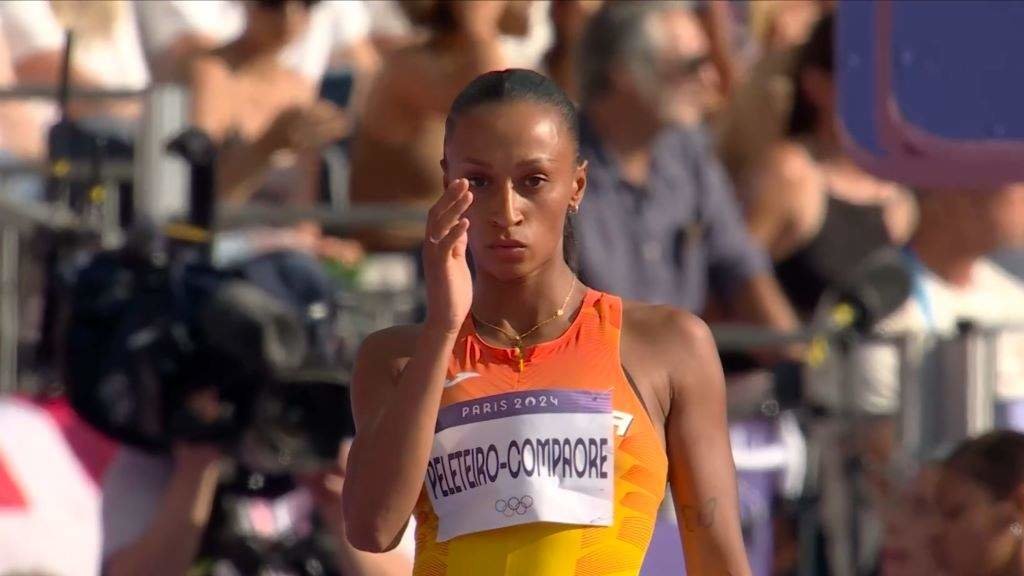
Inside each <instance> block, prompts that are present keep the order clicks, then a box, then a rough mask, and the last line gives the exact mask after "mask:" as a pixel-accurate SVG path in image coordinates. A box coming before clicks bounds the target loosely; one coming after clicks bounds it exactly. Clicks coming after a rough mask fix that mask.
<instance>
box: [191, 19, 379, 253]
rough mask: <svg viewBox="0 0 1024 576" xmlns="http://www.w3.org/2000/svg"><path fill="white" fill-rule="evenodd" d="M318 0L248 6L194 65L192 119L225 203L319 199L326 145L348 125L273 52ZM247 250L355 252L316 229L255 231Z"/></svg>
mask: <svg viewBox="0 0 1024 576" xmlns="http://www.w3.org/2000/svg"><path fill="white" fill-rule="evenodd" d="M314 3H315V2H312V1H300V0H260V1H253V2H248V3H247V4H246V24H245V30H244V31H243V32H242V35H241V36H239V37H238V38H237V39H235V40H234V41H232V42H230V43H228V44H226V45H224V46H222V47H220V48H215V49H213V50H210V51H209V52H207V53H206V54H204V55H202V56H199V57H198V58H197V59H196V60H195V61H194V62H193V64H192V75H191V85H192V90H193V93H192V117H193V123H194V125H195V126H197V127H198V128H200V129H202V130H204V131H205V132H207V133H208V134H209V135H210V136H211V137H212V138H213V140H214V141H215V142H217V143H218V144H219V145H220V155H219V158H218V166H217V182H216V185H217V195H218V197H219V198H220V200H221V201H224V202H230V203H244V202H247V201H249V200H258V201H263V202H271V203H278V204H300V205H301V204H306V205H312V204H316V203H317V202H318V200H319V191H320V187H319V175H320V166H321V152H322V149H323V147H325V146H327V145H329V144H331V143H333V142H335V141H336V140H338V139H339V138H340V137H341V136H342V135H344V134H345V133H346V132H347V130H348V126H349V124H348V121H347V119H346V118H345V116H344V115H343V114H342V112H341V111H340V110H339V109H338V108H337V107H336V106H334V105H333V104H331V103H329V102H326V101H323V100H318V98H317V93H316V86H314V85H313V84H311V83H309V82H305V81H303V80H302V77H301V76H300V75H299V74H298V73H296V72H295V71H293V70H291V69H288V68H287V67H285V66H284V65H282V64H281V63H280V61H279V60H278V56H279V54H280V53H281V51H282V50H283V49H285V47H286V46H288V44H289V42H291V41H292V40H294V39H295V38H296V37H298V36H300V35H301V34H302V33H303V31H304V30H305V29H306V27H307V26H308V23H309V17H310V9H311V8H310V7H311V6H312V5H313V4H314ZM249 239H250V240H252V241H253V242H252V243H251V244H256V245H250V246H249V247H248V248H250V249H255V250H256V251H257V252H259V251H268V250H271V249H274V248H292V249H296V248H297V249H308V250H310V251H314V252H320V253H323V252H324V251H325V250H326V251H327V252H328V254H324V255H328V256H330V257H334V258H336V259H340V260H341V261H342V262H354V261H356V260H358V259H359V257H360V255H361V250H360V248H359V247H358V245H356V244H354V243H351V242H349V243H347V244H346V243H344V242H339V241H338V240H326V241H321V240H322V238H321V236H320V235H319V227H317V226H313V225H303V226H300V227H299V228H298V229H294V230H292V231H290V232H280V233H277V232H270V231H268V230H262V231H257V232H255V233H253V234H252V235H250V236H249Z"/></svg>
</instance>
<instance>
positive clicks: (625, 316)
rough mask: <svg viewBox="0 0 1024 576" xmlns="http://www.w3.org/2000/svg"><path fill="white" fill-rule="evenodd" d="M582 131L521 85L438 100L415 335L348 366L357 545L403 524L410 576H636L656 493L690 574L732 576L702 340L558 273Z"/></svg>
mask: <svg viewBox="0 0 1024 576" xmlns="http://www.w3.org/2000/svg"><path fill="white" fill-rule="evenodd" d="M623 121H629V120H628V119H626V118H624V119H623ZM577 130H578V129H577V118H576V111H575V108H574V107H573V105H572V103H571V102H570V101H569V99H568V98H567V97H566V95H565V94H564V93H563V92H562V91H561V90H560V89H559V88H558V87H557V86H556V85H555V84H554V83H553V82H552V81H550V80H549V79H547V78H545V77H544V76H541V75H539V74H537V73H534V72H529V71H526V70H505V71H502V72H489V73H487V74H484V75H482V76H479V77H478V78H476V79H475V80H474V81H473V82H472V83H470V84H469V85H468V86H467V87H466V88H465V89H464V90H463V91H462V93H461V94H460V95H459V96H458V97H457V98H456V99H455V101H454V103H453V104H452V107H451V111H450V113H449V115H448V120H447V124H446V133H445V146H444V159H443V160H442V167H443V169H444V180H445V187H446V192H445V194H444V195H443V197H442V198H441V199H440V200H439V201H438V202H437V203H436V204H435V205H434V206H433V208H432V209H431V210H430V213H429V218H428V223H427V237H426V241H425V244H424V248H423V258H424V267H425V273H426V283H427V306H428V308H427V315H426V320H425V321H424V322H423V324H420V325H417V326H400V327H395V328H391V329H388V330H384V331H381V332H378V333H376V334H374V335H372V336H371V337H369V338H368V339H367V340H366V342H365V343H364V345H363V348H362V350H361V352H360V354H359V359H358V361H357V365H356V372H355V378H354V384H353V386H354V389H353V404H354V410H355V415H356V422H357V427H358V435H357V437H356V439H355V443H354V445H353V447H352V452H351V457H350V460H349V473H348V477H347V479H346V486H345V491H344V506H345V519H346V527H347V531H348V536H349V539H350V541H351V542H352V544H353V545H355V546H356V547H357V548H360V549H364V550H372V551H382V550H388V549H390V548H392V547H393V546H395V545H396V544H397V542H398V541H399V539H400V537H401V535H402V533H403V531H404V529H405V526H406V523H407V521H408V519H409V517H410V515H411V514H414V515H415V517H416V561H415V562H416V567H415V574H417V575H445V574H447V575H466V574H473V575H477V574H488V575H490V574H506V575H513V574H514V575H559V576H560V575H565V574H580V575H583V574H586V575H605V574H616V575H618V574H632V575H635V574H637V573H638V572H639V571H640V568H641V564H642V563H643V559H644V553H645V550H646V549H647V545H648V543H649V541H650V538H651V533H652V530H653V527H654V522H655V517H656V515H657V509H658V505H659V503H660V502H661V500H662V497H663V496H664V492H665V482H666V479H667V480H668V482H669V483H670V485H671V488H672V495H673V496H674V500H675V503H676V509H677V512H678V515H679V517H680V518H681V519H682V520H681V521H680V522H679V526H680V537H681V538H682V540H683V544H684V547H685V555H686V562H687V569H688V572H689V573H690V574H693V575H699V576H711V575H714V576H719V575H721V576H725V575H732V576H746V575H748V574H749V573H750V569H749V567H748V565H747V560H746V556H745V552H744V549H743V542H742V536H741V533H740V525H739V512H738V507H737V489H736V481H735V469H734V466H733V461H732V456H731V452H730V446H729V436H728V433H727V430H726V414H725V386H724V380H723V376H722V370H721V367H720V365H719V362H718V355H717V352H716V350H715V345H714V343H713V341H712V338H711V335H710V333H709V331H708V329H707V327H706V326H705V325H704V324H703V323H702V322H701V321H700V320H699V319H697V318H696V317H694V316H692V315H690V314H688V313H685V312H681V311H679V310H675V309H672V308H668V307H665V306H651V305H645V304H639V303H634V302H628V301H627V302H624V301H622V300H621V299H619V298H618V297H616V296H613V295H611V294H604V293H601V292H598V291H595V290H592V289H590V288H588V287H586V286H584V285H583V284H582V283H581V282H580V280H579V279H578V278H577V277H576V276H575V274H574V272H573V270H572V268H571V266H570V265H569V263H568V262H567V260H566V257H565V253H566V252H567V251H566V250H565V248H566V244H567V240H566V238H565V237H564V236H563V234H564V232H567V231H571V226H569V224H568V220H569V219H570V218H569V217H568V216H567V214H568V215H571V214H573V213H575V212H576V211H577V210H578V208H579V206H580V202H582V201H583V196H584V192H585V189H586V184H587V170H586V163H585V162H583V161H581V160H580V159H579V157H578V154H577V145H578V131H577ZM624 217H625V215H624ZM569 236H570V237H571V235H569ZM570 242H571V240H570ZM467 251H468V252H467ZM469 255H471V256H472V266H473V268H474V272H475V273H474V274H471V272H470V265H471V263H470V262H469V260H470V258H469Z"/></svg>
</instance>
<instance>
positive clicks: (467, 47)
mask: <svg viewBox="0 0 1024 576" xmlns="http://www.w3.org/2000/svg"><path fill="white" fill-rule="evenodd" d="M508 4H509V3H508V2H505V1H504V0H497V1H494V0H491V1H487V2H484V1H480V2H446V1H440V0H438V1H408V2H404V3H403V4H402V6H403V7H404V8H405V9H406V10H407V11H408V13H409V14H410V16H411V19H412V20H413V21H414V22H416V23H417V24H420V25H423V26H425V27H426V28H427V29H428V30H429V36H428V37H427V38H426V39H424V40H423V41H422V42H420V43H418V44H416V45H413V46H409V47H406V48H403V49H401V50H398V51H397V52H395V53H393V54H392V55H391V56H390V57H389V58H388V59H387V60H386V61H385V62H384V66H383V68H382V70H381V72H380V75H379V76H378V77H377V81H376V82H375V84H374V86H373V87H372V88H371V91H370V95H369V98H368V100H367V106H366V110H365V113H364V115H363V119H362V123H361V124H360V126H359V130H358V132H357V134H356V139H355V143H354V145H353V150H352V184H351V196H352V201H353V203H355V204H365V203H379V202H390V203H393V204H401V205H406V206H422V207H424V208H426V207H428V206H429V205H430V204H431V203H433V202H434V200H435V199H436V198H437V197H438V196H439V195H440V194H441V192H442V191H443V190H442V183H441V180H442V175H441V166H440V163H439V159H440V158H441V156H442V153H441V152H442V150H441V148H442V142H443V134H444V118H445V114H446V113H447V112H448V108H449V106H450V105H451V102H452V100H453V99H454V98H455V95H456V94H457V93H458V91H459V90H461V89H462V87H463V86H465V85H466V84H467V83H468V82H469V81H470V80H472V79H473V78H475V77H476V76H477V75H479V74H481V73H483V72H487V71H489V70H495V69H500V68H504V67H505V65H506V60H505V58H504V57H503V56H502V50H501V45H500V43H499V41H498V36H499V31H500V24H501V23H502V20H503V17H504V14H505V12H506V10H507V9H508ZM360 239H361V240H363V241H364V243H365V244H366V245H367V247H368V248H370V249H374V250H396V251H401V250H411V249H413V248H415V247H417V246H419V244H420V242H421V241H422V239H423V229H422V226H408V227H389V228H387V229H384V230H380V231H373V232H367V233H366V234H365V235H364V236H360Z"/></svg>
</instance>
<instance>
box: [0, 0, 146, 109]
mask: <svg viewBox="0 0 1024 576" xmlns="http://www.w3.org/2000/svg"><path fill="white" fill-rule="evenodd" d="M0 25H2V27H3V34H4V36H5V38H6V41H7V45H8V48H9V50H10V52H11V60H12V62H13V64H14V73H15V78H16V79H17V82H18V84H19V85H24V86H54V87H55V86H57V83H58V82H59V78H60V70H61V62H62V59H63V54H64V44H65V32H66V31H69V30H70V31H72V32H74V34H75V40H74V46H73V50H72V56H71V78H70V80H71V83H72V84H73V85H74V86H76V87H80V88H93V89H101V90H102V89H108V90H115V89H116V90H142V89H143V88H145V87H146V86H147V85H148V84H149V71H148V69H147V66H146V62H145V58H144V56H143V51H142V46H141V44H140V43H139V33H138V29H137V27H136V24H135V18H134V17H133V14H132V11H131V5H130V4H129V3H128V2H127V1H126V0H95V1H91V2H73V1H66V0H49V1H47V0H25V1H23V2H3V3H0ZM42 107H43V109H45V110H49V112H48V113H49V114H50V115H51V118H52V114H53V110H54V107H53V104H52V103H44V104H42ZM139 111H140V104H139V102H138V101H137V100H133V99H97V100H77V99H75V98H72V99H71V107H70V110H69V112H70V113H71V114H72V116H74V117H76V118H81V117H88V116H101V117H106V118H112V119H117V120H121V121H126V122H128V121H132V120H134V119H136V118H137V117H138V115H139Z"/></svg>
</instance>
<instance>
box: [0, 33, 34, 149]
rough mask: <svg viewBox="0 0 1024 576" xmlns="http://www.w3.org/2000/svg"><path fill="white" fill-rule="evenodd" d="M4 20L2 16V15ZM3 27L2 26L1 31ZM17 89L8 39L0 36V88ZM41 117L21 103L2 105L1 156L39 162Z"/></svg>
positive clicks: (12, 101)
mask: <svg viewBox="0 0 1024 576" xmlns="http://www.w3.org/2000/svg"><path fill="white" fill-rule="evenodd" d="M0 17H2V15H0ZM2 28H3V26H2V24H0V30H2ZM16 87H17V79H16V78H15V75H14V65H13V63H12V61H11V51H10V48H8V46H7V38H6V37H5V36H4V35H0V89H3V90H11V89H14V88H16ZM42 120H43V119H42V117H41V115H40V114H39V110H38V107H35V106H32V105H31V104H29V103H26V102H23V101H18V100H4V101H2V102H0V157H2V158H3V159H4V160H9V159H12V158H21V159H39V158H41V157H42V156H43V153H44V147H45V144H44V138H43V126H42Z"/></svg>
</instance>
